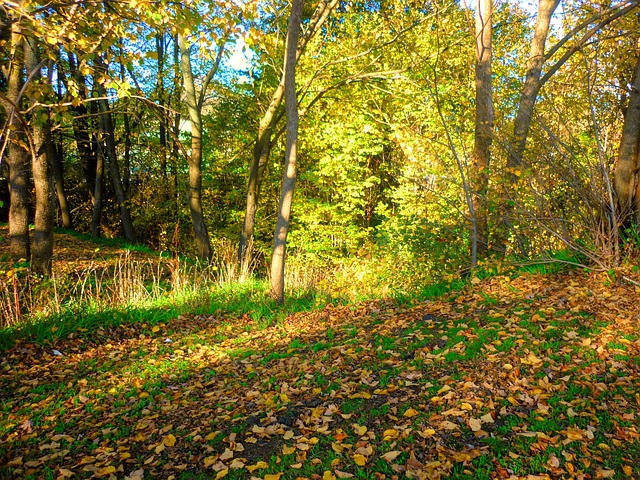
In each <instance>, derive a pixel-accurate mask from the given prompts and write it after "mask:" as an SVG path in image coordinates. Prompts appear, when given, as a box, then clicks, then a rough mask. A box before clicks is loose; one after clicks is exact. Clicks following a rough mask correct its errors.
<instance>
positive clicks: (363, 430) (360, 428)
mask: <svg viewBox="0 0 640 480" xmlns="http://www.w3.org/2000/svg"><path fill="white" fill-rule="evenodd" d="M353 431H354V432H355V434H356V435H360V436H362V435H364V434H365V433H367V427H365V426H364V425H363V426H360V425H358V424H356V423H354V424H353Z"/></svg>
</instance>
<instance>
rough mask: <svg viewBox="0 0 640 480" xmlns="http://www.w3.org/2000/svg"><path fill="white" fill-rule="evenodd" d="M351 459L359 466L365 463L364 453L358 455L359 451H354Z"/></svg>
mask: <svg viewBox="0 0 640 480" xmlns="http://www.w3.org/2000/svg"><path fill="white" fill-rule="evenodd" d="M353 461H354V462H355V463H356V465H358V466H360V467H364V465H365V463H367V458H366V457H365V456H364V455H360V454H359V453H356V454H355V455H354V456H353Z"/></svg>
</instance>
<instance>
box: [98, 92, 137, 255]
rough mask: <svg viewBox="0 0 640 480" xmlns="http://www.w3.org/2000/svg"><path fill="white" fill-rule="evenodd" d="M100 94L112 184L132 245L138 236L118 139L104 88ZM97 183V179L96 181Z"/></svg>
mask: <svg viewBox="0 0 640 480" xmlns="http://www.w3.org/2000/svg"><path fill="white" fill-rule="evenodd" d="M98 93H99V95H100V96H101V97H103V99H101V100H99V101H98V105H99V107H100V123H101V125H102V131H103V134H104V144H105V147H106V148H105V152H103V153H106V155H104V156H105V157H106V158H107V159H108V161H107V163H108V166H109V176H110V177H111V183H112V184H113V190H114V191H115V194H116V200H117V201H118V206H119V207H120V218H121V220H122V230H123V231H124V238H126V239H127V241H128V242H130V243H136V234H135V231H134V229H133V222H132V221H131V212H130V211H129V205H128V203H127V194H126V193H125V191H124V186H123V185H122V177H121V176H120V166H119V165H118V155H117V153H116V139H115V133H114V125H113V117H112V116H111V110H110V108H109V102H108V100H107V99H106V98H104V97H105V95H106V92H105V91H104V89H103V88H102V87H98ZM96 183H97V179H96Z"/></svg>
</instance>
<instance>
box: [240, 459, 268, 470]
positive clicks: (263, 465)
mask: <svg viewBox="0 0 640 480" xmlns="http://www.w3.org/2000/svg"><path fill="white" fill-rule="evenodd" d="M268 466H269V464H268V463H267V462H263V461H262V460H261V461H259V462H258V463H256V464H255V465H247V467H246V468H247V470H249V473H253V472H254V471H255V470H258V469H259V468H267V467H268Z"/></svg>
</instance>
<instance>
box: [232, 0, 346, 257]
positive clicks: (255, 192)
mask: <svg viewBox="0 0 640 480" xmlns="http://www.w3.org/2000/svg"><path fill="white" fill-rule="evenodd" d="M337 5H338V0H331V1H329V2H326V1H325V0H321V1H320V3H319V4H318V6H317V7H316V9H315V11H314V13H313V16H312V17H311V19H310V20H309V23H308V25H307V28H306V30H305V33H304V35H303V37H302V40H301V41H300V43H299V45H297V47H296V62H297V61H298V59H299V58H300V56H301V55H302V54H303V52H304V50H305V48H306V46H307V44H308V43H309V41H310V40H311V38H313V36H314V35H315V34H316V32H317V31H319V30H320V28H321V27H322V25H323V24H324V23H325V21H326V20H327V18H328V17H329V14H330V13H331V12H332V11H333V9H334V8H335V7H336V6H337ZM284 93H285V72H284V71H283V72H282V75H281V76H280V82H279V83H278V85H277V87H276V88H275V90H274V91H273V94H272V95H271V99H270V101H269V106H268V107H267V109H266V111H265V112H264V114H263V116H262V119H261V120H260V124H259V127H258V134H257V136H256V141H255V145H254V148H253V155H252V157H251V162H250V164H249V180H248V182H247V208H246V212H245V217H244V222H243V226H242V232H241V234H240V241H239V244H238V260H240V261H242V259H243V258H244V255H245V253H246V250H247V246H248V245H249V242H251V241H252V238H253V231H254V228H255V218H256V211H257V208H258V200H259V197H260V180H261V178H262V175H263V172H264V169H265V167H266V165H267V162H268V160H269V154H270V153H271V148H272V143H273V142H272V136H273V134H274V130H275V127H276V124H277V122H278V120H279V118H280V116H279V108H280V105H281V103H282V99H283V96H284Z"/></svg>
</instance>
